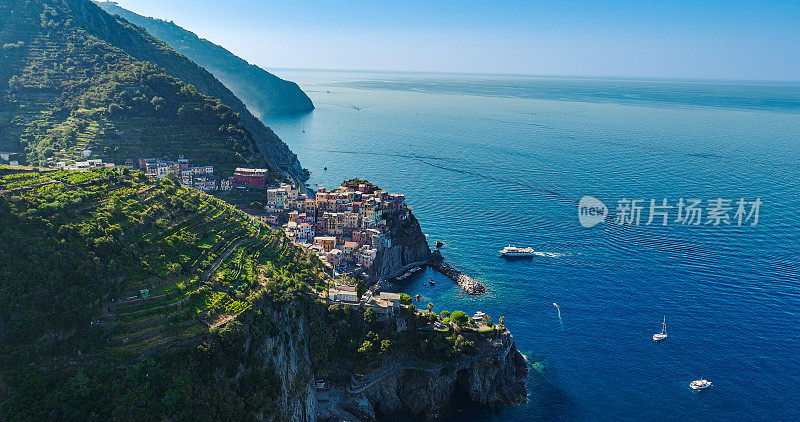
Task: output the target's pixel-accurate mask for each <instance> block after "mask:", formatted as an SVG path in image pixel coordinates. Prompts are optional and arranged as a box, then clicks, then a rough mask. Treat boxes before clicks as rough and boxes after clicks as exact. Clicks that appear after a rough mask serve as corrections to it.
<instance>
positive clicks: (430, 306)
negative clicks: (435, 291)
mask: <svg viewBox="0 0 800 422" xmlns="http://www.w3.org/2000/svg"><path fill="white" fill-rule="evenodd" d="M428 313H429V314H430V313H433V302H428Z"/></svg>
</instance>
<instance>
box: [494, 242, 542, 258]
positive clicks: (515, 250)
mask: <svg viewBox="0 0 800 422" xmlns="http://www.w3.org/2000/svg"><path fill="white" fill-rule="evenodd" d="M500 255H501V256H507V257H514V256H534V255H536V253H535V252H534V250H533V248H530V247H528V248H519V247H517V246H514V245H508V246H506V247H505V248H503V250H501V251H500Z"/></svg>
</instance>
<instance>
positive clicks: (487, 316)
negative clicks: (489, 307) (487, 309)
mask: <svg viewBox="0 0 800 422" xmlns="http://www.w3.org/2000/svg"><path fill="white" fill-rule="evenodd" d="M489 319H490V318H489V314H483V322H485V323H486V325H489Z"/></svg>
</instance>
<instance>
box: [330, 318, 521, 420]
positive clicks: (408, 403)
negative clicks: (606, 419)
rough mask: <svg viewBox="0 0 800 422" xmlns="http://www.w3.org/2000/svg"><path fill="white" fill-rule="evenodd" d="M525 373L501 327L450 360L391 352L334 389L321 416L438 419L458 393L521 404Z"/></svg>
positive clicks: (510, 338)
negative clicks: (374, 366) (368, 370)
mask: <svg viewBox="0 0 800 422" xmlns="http://www.w3.org/2000/svg"><path fill="white" fill-rule="evenodd" d="M527 375H528V368H527V364H526V362H525V359H524V358H523V357H522V355H521V354H520V353H519V351H517V349H516V345H515V344H514V340H513V336H512V335H511V334H510V333H509V332H508V331H504V332H503V333H501V334H500V335H499V337H498V338H497V339H494V340H492V341H487V342H486V343H484V344H482V345H481V346H480V347H479V348H478V350H477V351H476V352H475V353H474V354H472V355H466V356H464V357H463V358H461V359H457V360H454V361H450V362H443V363H438V364H436V363H429V362H420V361H415V360H413V359H410V358H408V357H405V356H392V357H391V358H390V359H388V360H387V361H386V362H385V363H384V365H382V366H381V367H380V368H377V369H375V370H374V371H372V372H371V373H370V374H367V375H366V376H364V377H363V378H362V379H359V380H353V382H352V383H351V384H350V385H349V386H347V387H346V388H345V389H343V390H342V389H338V390H334V391H332V392H331V393H330V394H329V397H330V398H329V400H332V401H333V402H329V403H328V404H329V405H332V406H335V407H334V408H333V410H334V411H333V413H330V414H328V415H327V416H326V417H323V418H320V420H353V419H355V420H361V421H374V420H375V418H376V415H388V414H397V413H400V414H404V413H405V414H413V415H418V416H425V417H436V416H438V415H440V414H441V412H442V410H444V408H446V407H447V405H448V404H450V402H451V400H452V398H453V397H454V395H455V394H456V393H457V392H458V391H461V392H462V393H466V395H467V396H468V397H469V399H470V400H472V401H474V402H477V403H481V404H515V403H524V402H525V401H526V399H527V390H526V389H525V378H526V377H527ZM334 402H335V403H334Z"/></svg>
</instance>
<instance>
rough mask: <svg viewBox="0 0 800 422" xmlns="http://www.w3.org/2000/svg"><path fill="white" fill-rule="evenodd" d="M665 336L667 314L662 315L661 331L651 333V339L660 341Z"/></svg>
mask: <svg viewBox="0 0 800 422" xmlns="http://www.w3.org/2000/svg"><path fill="white" fill-rule="evenodd" d="M665 338H667V316H666V315H665V316H664V322H663V323H661V332H660V333H655V334H653V341H661V340H664V339H665Z"/></svg>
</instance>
